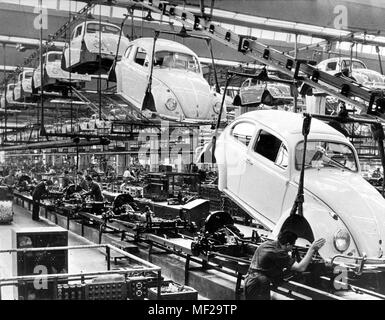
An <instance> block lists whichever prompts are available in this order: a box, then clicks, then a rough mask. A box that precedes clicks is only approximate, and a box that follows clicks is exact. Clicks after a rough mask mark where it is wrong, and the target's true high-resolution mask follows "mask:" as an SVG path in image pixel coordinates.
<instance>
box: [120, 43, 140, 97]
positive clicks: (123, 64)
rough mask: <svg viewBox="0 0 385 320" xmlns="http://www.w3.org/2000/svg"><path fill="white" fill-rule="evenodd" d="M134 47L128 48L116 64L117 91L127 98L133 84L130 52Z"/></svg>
mask: <svg viewBox="0 0 385 320" xmlns="http://www.w3.org/2000/svg"><path fill="white" fill-rule="evenodd" d="M135 48H136V47H135V46H134V45H131V46H129V47H128V48H127V49H126V51H125V52H124V54H123V56H122V59H121V61H119V62H118V63H117V64H116V68H115V72H116V79H117V84H116V85H117V91H118V92H121V93H123V94H125V95H127V96H129V95H130V94H131V93H132V92H131V89H130V88H131V85H132V83H133V82H134V79H133V74H132V72H133V68H132V66H131V64H132V61H131V60H132V58H130V56H131V52H132V51H133V50H134V49H135Z"/></svg>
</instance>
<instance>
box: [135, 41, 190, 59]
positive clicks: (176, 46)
mask: <svg viewBox="0 0 385 320" xmlns="http://www.w3.org/2000/svg"><path fill="white" fill-rule="evenodd" d="M131 43H132V44H134V45H136V46H140V47H142V48H143V49H145V50H146V51H147V52H151V51H152V46H153V45H154V38H139V39H136V40H134V41H132V42H131ZM163 50H167V51H176V52H180V53H187V54H191V55H193V56H195V57H196V56H197V55H196V53H195V52H194V51H192V50H191V49H190V48H188V47H186V46H185V45H183V44H181V43H179V42H175V41H171V40H167V39H157V40H156V45H155V51H156V52H157V51H163Z"/></svg>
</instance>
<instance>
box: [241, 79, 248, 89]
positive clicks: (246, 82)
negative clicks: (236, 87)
mask: <svg viewBox="0 0 385 320" xmlns="http://www.w3.org/2000/svg"><path fill="white" fill-rule="evenodd" d="M249 86H250V79H247V80H246V81H245V82H243V83H242V89H246V88H248V87H249Z"/></svg>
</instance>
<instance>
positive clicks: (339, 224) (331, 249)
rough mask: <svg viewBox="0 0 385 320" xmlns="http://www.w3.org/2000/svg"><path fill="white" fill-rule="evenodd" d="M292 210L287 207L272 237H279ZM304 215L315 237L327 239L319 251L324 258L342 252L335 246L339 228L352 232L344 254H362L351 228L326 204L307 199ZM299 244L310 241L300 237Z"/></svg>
mask: <svg viewBox="0 0 385 320" xmlns="http://www.w3.org/2000/svg"><path fill="white" fill-rule="evenodd" d="M290 211H291V208H289V209H287V210H286V211H285V212H284V213H283V214H282V215H281V217H280V219H279V220H278V222H277V223H276V225H275V227H274V229H273V232H272V237H273V238H274V239H276V238H277V236H278V234H279V232H280V231H281V230H282V227H284V226H285V222H286V221H287V219H288V218H289V216H290ZM303 215H304V216H303V218H304V219H305V220H306V221H307V223H308V225H309V226H310V228H311V231H312V233H313V235H314V238H315V239H319V238H325V239H326V244H325V245H324V246H323V247H322V248H321V249H320V251H319V253H320V255H321V256H322V258H324V259H325V260H330V259H331V258H332V257H334V256H335V255H338V254H341V252H339V251H338V250H337V249H336V248H335V246H334V235H335V234H336V233H337V232H338V231H339V230H347V231H348V232H349V234H350V245H349V247H348V249H347V250H346V251H344V252H343V254H345V255H354V256H357V255H359V254H360V252H358V249H357V246H356V244H355V242H354V239H353V237H352V235H351V233H350V231H349V229H348V228H347V227H346V225H345V223H344V222H343V221H342V220H341V218H340V217H338V216H337V214H335V213H334V212H333V211H332V210H331V209H330V208H328V207H327V206H326V205H325V204H322V203H320V202H318V201H314V200H310V201H309V200H308V201H306V200H305V202H304V204H303ZM297 244H298V245H310V241H308V240H306V239H303V238H302V237H299V239H298V241H297Z"/></svg>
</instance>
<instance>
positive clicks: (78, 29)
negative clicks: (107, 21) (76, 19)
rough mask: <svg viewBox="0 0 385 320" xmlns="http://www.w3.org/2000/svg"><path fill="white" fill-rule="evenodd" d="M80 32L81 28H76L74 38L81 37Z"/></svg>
mask: <svg viewBox="0 0 385 320" xmlns="http://www.w3.org/2000/svg"><path fill="white" fill-rule="evenodd" d="M82 30H83V26H78V28H77V30H76V34H75V38H77V37H79V36H81V35H82Z"/></svg>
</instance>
